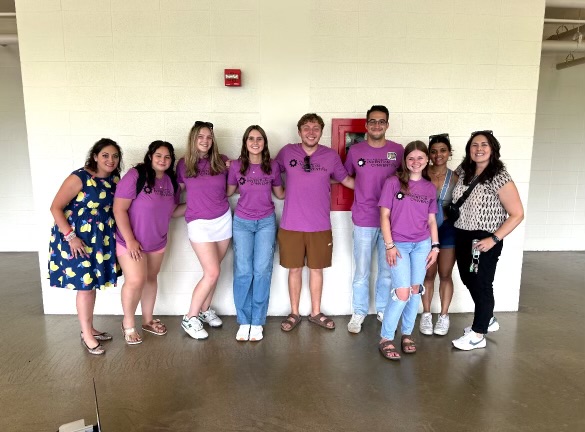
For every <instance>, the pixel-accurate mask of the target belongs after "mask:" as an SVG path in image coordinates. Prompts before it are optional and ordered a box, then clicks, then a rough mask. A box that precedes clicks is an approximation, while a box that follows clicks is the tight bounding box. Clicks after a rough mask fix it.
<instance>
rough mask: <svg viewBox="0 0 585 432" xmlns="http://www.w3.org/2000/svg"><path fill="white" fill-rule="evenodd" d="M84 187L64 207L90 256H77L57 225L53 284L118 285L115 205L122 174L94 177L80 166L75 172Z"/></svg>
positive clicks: (76, 286) (51, 270)
mask: <svg viewBox="0 0 585 432" xmlns="http://www.w3.org/2000/svg"><path fill="white" fill-rule="evenodd" d="M72 174H73V175H76V176H77V177H79V178H80V179H81V182H82V184H83V188H82V189H81V192H79V194H77V197H75V198H73V200H71V202H69V204H67V206H66V207H65V209H64V213H65V217H66V218H67V221H68V222H69V224H70V225H71V227H72V228H73V229H74V230H75V234H76V235H77V237H79V238H80V239H81V240H83V242H84V243H85V245H86V249H85V251H86V252H87V254H88V255H89V257H79V258H74V257H73V255H72V254H71V250H70V249H69V243H68V242H67V241H66V240H65V239H64V238H63V234H61V232H60V231H59V228H58V227H57V225H56V224H55V225H54V226H53V228H52V230H51V242H50V245H49V279H50V281H51V286H54V287H61V288H69V289H73V290H94V289H102V288H108V287H112V286H115V285H116V280H117V278H118V267H117V264H116V253H115V251H116V241H115V238H114V232H115V229H116V227H115V222H114V214H113V211H112V205H113V202H114V193H115V191H116V184H117V183H118V180H119V177H117V176H110V177H105V178H100V177H93V176H92V175H91V174H90V173H88V172H87V171H86V170H85V169H83V168H81V169H78V170H76V171H74V172H73V173H72Z"/></svg>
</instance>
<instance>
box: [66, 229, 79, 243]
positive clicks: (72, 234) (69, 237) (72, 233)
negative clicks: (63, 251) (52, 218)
mask: <svg viewBox="0 0 585 432" xmlns="http://www.w3.org/2000/svg"><path fill="white" fill-rule="evenodd" d="M64 237H65V240H66V241H68V242H70V241H71V240H73V239H74V238H75V237H77V235H76V234H75V231H73V230H71V231H69V232H68V233H67V234H65V236H64Z"/></svg>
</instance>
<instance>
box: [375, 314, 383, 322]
mask: <svg viewBox="0 0 585 432" xmlns="http://www.w3.org/2000/svg"><path fill="white" fill-rule="evenodd" d="M376 318H377V319H378V321H380V322H382V321H384V312H378V313H377V314H376Z"/></svg>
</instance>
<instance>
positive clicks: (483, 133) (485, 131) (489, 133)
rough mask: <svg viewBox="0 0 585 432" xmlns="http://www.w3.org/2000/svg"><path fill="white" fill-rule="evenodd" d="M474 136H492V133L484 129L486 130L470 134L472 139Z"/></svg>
mask: <svg viewBox="0 0 585 432" xmlns="http://www.w3.org/2000/svg"><path fill="white" fill-rule="evenodd" d="M476 135H492V136H493V135H494V131H492V130H489V129H486V130H479V131H475V132H471V136H472V137H474V136H476Z"/></svg>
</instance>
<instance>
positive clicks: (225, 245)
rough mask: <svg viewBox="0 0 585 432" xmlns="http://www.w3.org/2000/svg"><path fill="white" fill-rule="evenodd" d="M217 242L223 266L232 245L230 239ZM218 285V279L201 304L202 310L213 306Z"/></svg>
mask: <svg viewBox="0 0 585 432" xmlns="http://www.w3.org/2000/svg"><path fill="white" fill-rule="evenodd" d="M215 244H216V247H217V255H218V257H219V264H220V267H221V262H222V261H223V259H224V258H225V255H226V253H227V250H228V247H229V245H230V239H226V240H222V241H220V242H217V243H215ZM216 285H217V281H216V283H215V284H213V287H212V288H211V291H210V292H209V294H208V295H207V298H206V299H205V301H204V302H203V305H202V306H201V310H202V311H206V310H207V309H209V307H210V306H211V300H213V295H214V294H215V288H216Z"/></svg>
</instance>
